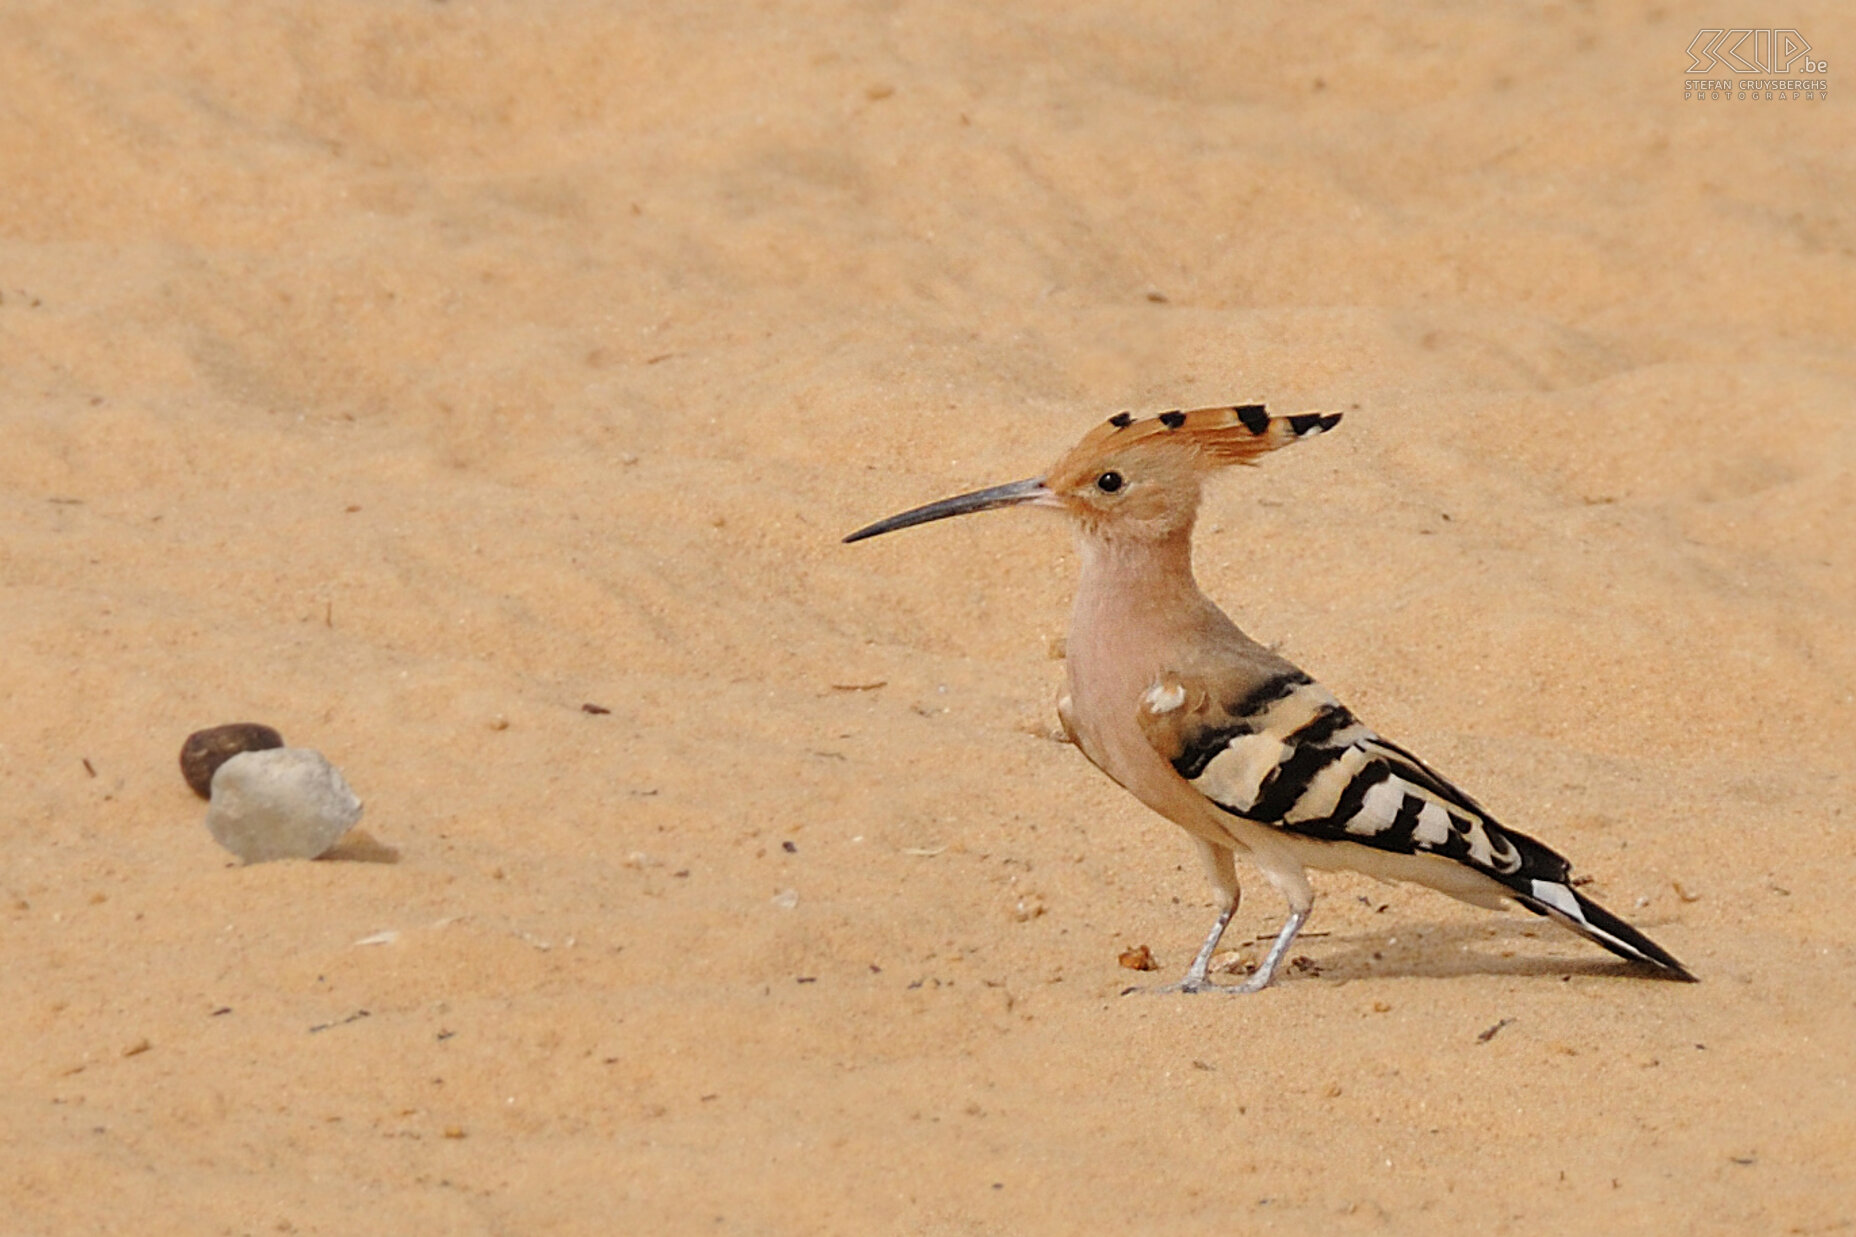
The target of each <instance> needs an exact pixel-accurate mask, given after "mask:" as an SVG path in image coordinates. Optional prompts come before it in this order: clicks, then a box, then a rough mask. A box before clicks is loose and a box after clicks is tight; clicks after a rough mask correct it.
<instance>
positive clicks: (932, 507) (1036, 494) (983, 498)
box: [844, 477, 1056, 544]
mask: <svg viewBox="0 0 1856 1237" xmlns="http://www.w3.org/2000/svg"><path fill="white" fill-rule="evenodd" d="M1055 499H1056V495H1054V494H1052V493H1051V492H1050V491H1049V490H1047V489H1045V488H1044V478H1042V477H1031V478H1028V479H1026V480H1024V481H1013V482H1010V483H1008V484H1006V485H995V486H993V487H992V488H991V489H985V490H974V491H973V492H972V493H971V494H959V495H956V496H955V497H953V498H943V499H942V500H941V501H940V502H935V503H929V504H928V505H927V506H925V507H916V508H915V509H914V510H912V511H904V512H903V513H902V514H901V515H892V516H890V517H889V518H888V519H887V520H878V521H877V522H876V523H874V524H869V525H866V526H864V527H863V528H860V529H858V530H857V531H856V532H854V533H852V534H851V535H850V536H848V537H846V538H845V539H844V540H845V542H846V543H847V544H848V543H850V542H853V541H862V540H863V539H864V538H865V537H875V536H877V535H878V534H879V533H893V532H895V531H896V530H897V529H898V528H908V527H910V526H911V525H915V524H926V523H928V522H929V521H930V520H945V519H946V518H947V517H948V516H950V515H965V514H967V512H969V511H990V510H991V509H992V508H994V507H1016V506H1018V505H1020V504H1021V503H1036V502H1053V501H1055Z"/></svg>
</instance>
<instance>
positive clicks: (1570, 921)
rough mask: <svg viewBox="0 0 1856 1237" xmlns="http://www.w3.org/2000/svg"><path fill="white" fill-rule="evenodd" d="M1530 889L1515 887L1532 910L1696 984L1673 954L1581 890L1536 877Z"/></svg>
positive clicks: (1622, 955) (1626, 956)
mask: <svg viewBox="0 0 1856 1237" xmlns="http://www.w3.org/2000/svg"><path fill="white" fill-rule="evenodd" d="M1528 884H1529V886H1530V887H1531V892H1522V891H1521V890H1518V889H1517V890H1515V893H1514V900H1515V901H1517V902H1519V903H1520V904H1521V905H1522V906H1525V907H1526V908H1527V909H1528V910H1530V911H1533V912H1534V913H1535V914H1536V915H1545V916H1546V917H1547V918H1549V919H1551V920H1553V921H1554V922H1555V923H1559V924H1563V925H1564V926H1566V927H1568V928H1571V929H1572V930H1573V931H1574V932H1577V933H1578V934H1579V935H1580V936H1583V937H1584V938H1585V939H1586V940H1588V941H1591V942H1592V943H1593V944H1595V945H1600V946H1603V947H1604V948H1606V949H1609V950H1610V951H1611V952H1612V953H1614V954H1616V955H1617V956H1618V957H1620V958H1624V959H1626V960H1628V961H1631V962H1643V963H1647V964H1649V965H1650V966H1654V967H1656V968H1658V969H1659V970H1662V971H1666V972H1668V974H1669V978H1671V979H1679V980H1682V981H1683V982H1685V983H1691V984H1692V983H1695V982H1696V979H1695V976H1694V975H1692V974H1691V973H1690V972H1689V969H1688V968H1687V967H1685V966H1683V965H1682V964H1681V963H1680V962H1677V961H1676V959H1675V957H1674V955H1672V954H1671V953H1670V952H1669V951H1668V950H1666V949H1664V948H1663V947H1662V946H1661V945H1658V944H1657V943H1656V942H1655V941H1653V940H1651V939H1650V938H1649V937H1647V936H1645V935H1644V934H1643V933H1641V932H1639V931H1637V929H1635V928H1633V927H1631V926H1630V925H1629V924H1627V923H1625V922H1624V921H1623V920H1622V919H1619V918H1618V917H1617V916H1616V915H1613V914H1612V913H1611V912H1610V911H1608V910H1606V909H1605V908H1604V907H1602V906H1600V905H1599V904H1598V903H1596V902H1594V901H1592V900H1591V899H1590V898H1588V897H1586V896H1585V895H1584V894H1582V893H1580V892H1579V891H1578V890H1576V889H1574V888H1573V887H1572V886H1571V885H1568V884H1566V883H1564V882H1562V881H1553V880H1540V879H1535V880H1531V881H1529V882H1528Z"/></svg>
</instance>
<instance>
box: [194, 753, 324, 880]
mask: <svg viewBox="0 0 1856 1237" xmlns="http://www.w3.org/2000/svg"><path fill="white" fill-rule="evenodd" d="M360 819H361V801H360V800H359V799H357V798H356V797H355V793H354V791H352V790H350V789H348V783H347V782H346V781H344V780H343V778H342V775H341V773H340V772H339V771H338V770H337V769H336V768H335V766H334V765H332V764H330V763H329V762H328V760H327V759H325V758H324V757H323V755H322V753H321V752H314V751H310V750H309V749H308V748H304V747H277V748H271V749H269V750H268V751H260V752H240V753H239V754H238V755H236V756H234V757H232V759H230V760H228V761H226V762H225V763H224V764H222V765H220V766H219V768H218V770H217V771H215V772H214V774H213V798H212V802H211V803H210V804H208V805H207V808H206V828H207V831H208V832H209V833H211V834H212V835H213V840H214V841H216V842H218V843H219V844H220V845H221V846H223V847H225V848H226V849H227V850H229V851H231V852H232V853H233V854H235V855H237V856H238V857H239V858H240V859H243V860H244V861H245V862H246V863H264V862H266V861H268V860H271V859H314V858H315V857H316V856H317V855H320V854H323V853H324V852H326V851H327V850H328V849H329V848H330V847H331V846H333V845H335V843H336V841H337V840H339V839H340V838H341V836H342V834H344V833H346V832H348V830H350V829H352V828H353V827H354V825H355V822H356V821H358V820H360Z"/></svg>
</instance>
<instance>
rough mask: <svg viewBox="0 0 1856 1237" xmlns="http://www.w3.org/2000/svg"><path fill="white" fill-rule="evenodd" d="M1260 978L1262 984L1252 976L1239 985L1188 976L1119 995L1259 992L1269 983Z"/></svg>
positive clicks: (1138, 986)
mask: <svg viewBox="0 0 1856 1237" xmlns="http://www.w3.org/2000/svg"><path fill="white" fill-rule="evenodd" d="M1262 978H1263V982H1262V983H1258V982H1257V979H1258V976H1255V975H1252V976H1251V977H1250V978H1249V979H1246V980H1245V981H1244V982H1243V983H1241V984H1220V983H1215V982H1213V981H1212V980H1211V979H1208V978H1207V977H1206V976H1204V975H1188V976H1186V977H1185V978H1184V979H1182V980H1180V981H1179V982H1178V983H1173V984H1155V985H1153V986H1152V987H1147V986H1145V985H1142V984H1136V985H1135V986H1133V987H1131V988H1123V989H1122V990H1121V995H1123V996H1131V995H1133V994H1134V993H1136V992H1139V993H1142V994H1144V995H1147V996H1164V995H1166V994H1168V993H1173V992H1232V993H1245V992H1259V991H1261V990H1262V989H1263V988H1264V987H1265V986H1266V985H1267V984H1268V983H1269V977H1268V976H1264V977H1262Z"/></svg>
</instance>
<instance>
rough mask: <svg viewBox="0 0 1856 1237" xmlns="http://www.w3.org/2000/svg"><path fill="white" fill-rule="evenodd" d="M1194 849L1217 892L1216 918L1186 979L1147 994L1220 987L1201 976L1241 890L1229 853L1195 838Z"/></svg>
mask: <svg viewBox="0 0 1856 1237" xmlns="http://www.w3.org/2000/svg"><path fill="white" fill-rule="evenodd" d="M1193 844H1194V845H1195V846H1197V847H1198V851H1199V859H1200V861H1201V862H1202V863H1204V865H1205V874H1206V875H1207V876H1208V877H1210V878H1211V882H1212V888H1213V889H1215V890H1217V891H1218V902H1219V910H1218V919H1217V921H1216V922H1214V923H1213V924H1212V930H1211V931H1210V932H1208V933H1206V935H1205V943H1204V944H1203V945H1201V946H1199V956H1198V957H1196V958H1194V959H1193V960H1192V965H1191V966H1190V967H1188V968H1186V977H1185V978H1184V979H1182V980H1180V981H1179V982H1178V983H1176V984H1166V985H1165V986H1163V987H1159V988H1151V989H1149V991H1151V992H1211V991H1222V990H1223V989H1222V985H1219V984H1214V983H1213V982H1212V981H1211V980H1209V979H1207V978H1206V977H1205V973H1206V971H1207V970H1209V969H1210V968H1211V964H1212V955H1213V954H1215V953H1217V952H1218V942H1219V941H1220V940H1222V939H1224V930H1225V929H1226V928H1227V927H1229V926H1230V924H1231V916H1233V915H1235V914H1236V913H1237V903H1238V899H1239V898H1240V897H1241V896H1242V891H1241V890H1240V889H1239V887H1238V884H1237V867H1236V865H1235V864H1234V863H1232V861H1231V852H1230V851H1229V850H1226V849H1225V848H1224V847H1222V846H1214V845H1213V844H1212V843H1210V842H1207V841H1204V840H1202V839H1199V838H1194V839H1193Z"/></svg>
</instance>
